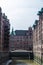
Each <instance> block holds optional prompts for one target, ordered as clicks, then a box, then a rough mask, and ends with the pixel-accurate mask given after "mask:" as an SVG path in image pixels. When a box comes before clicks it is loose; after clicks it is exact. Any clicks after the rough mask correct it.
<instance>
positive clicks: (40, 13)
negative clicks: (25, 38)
mask: <svg viewBox="0 0 43 65" xmlns="http://www.w3.org/2000/svg"><path fill="white" fill-rule="evenodd" d="M42 13H43V8H41V11H38V14H37V15H40V16H41V15H42Z"/></svg>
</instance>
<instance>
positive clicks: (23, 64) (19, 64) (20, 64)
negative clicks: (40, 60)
mask: <svg viewBox="0 0 43 65" xmlns="http://www.w3.org/2000/svg"><path fill="white" fill-rule="evenodd" d="M16 65H27V64H26V63H23V62H17V63H16Z"/></svg>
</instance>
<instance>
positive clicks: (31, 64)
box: [14, 60, 39, 65]
mask: <svg viewBox="0 0 43 65" xmlns="http://www.w3.org/2000/svg"><path fill="white" fill-rule="evenodd" d="M14 65H39V64H38V63H36V62H35V61H33V60H16V63H15V64H14Z"/></svg>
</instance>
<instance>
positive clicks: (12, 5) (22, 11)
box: [0, 0, 43, 30]
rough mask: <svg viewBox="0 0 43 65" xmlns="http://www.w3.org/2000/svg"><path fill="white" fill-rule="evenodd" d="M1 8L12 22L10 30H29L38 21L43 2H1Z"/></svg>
mask: <svg viewBox="0 0 43 65" xmlns="http://www.w3.org/2000/svg"><path fill="white" fill-rule="evenodd" d="M0 7H2V12H3V13H5V14H6V15H7V16H8V19H9V20H10V25H11V26H10V28H12V27H13V28H14V30H17V29H28V27H29V26H32V25H33V23H34V22H35V20H36V19H38V16H37V13H38V11H39V10H40V9H41V8H42V7H43V0H0Z"/></svg>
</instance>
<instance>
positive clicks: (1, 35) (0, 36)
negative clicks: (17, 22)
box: [0, 7, 10, 64]
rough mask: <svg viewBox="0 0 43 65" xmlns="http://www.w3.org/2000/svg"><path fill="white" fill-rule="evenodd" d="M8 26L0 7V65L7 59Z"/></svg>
mask: <svg viewBox="0 0 43 65" xmlns="http://www.w3.org/2000/svg"><path fill="white" fill-rule="evenodd" d="M9 33H10V24H9V20H8V19H7V16H6V15H5V14H3V13H2V10H1V7H0V64H1V63H3V62H5V61H6V59H7V58H8V52H9Z"/></svg>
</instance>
